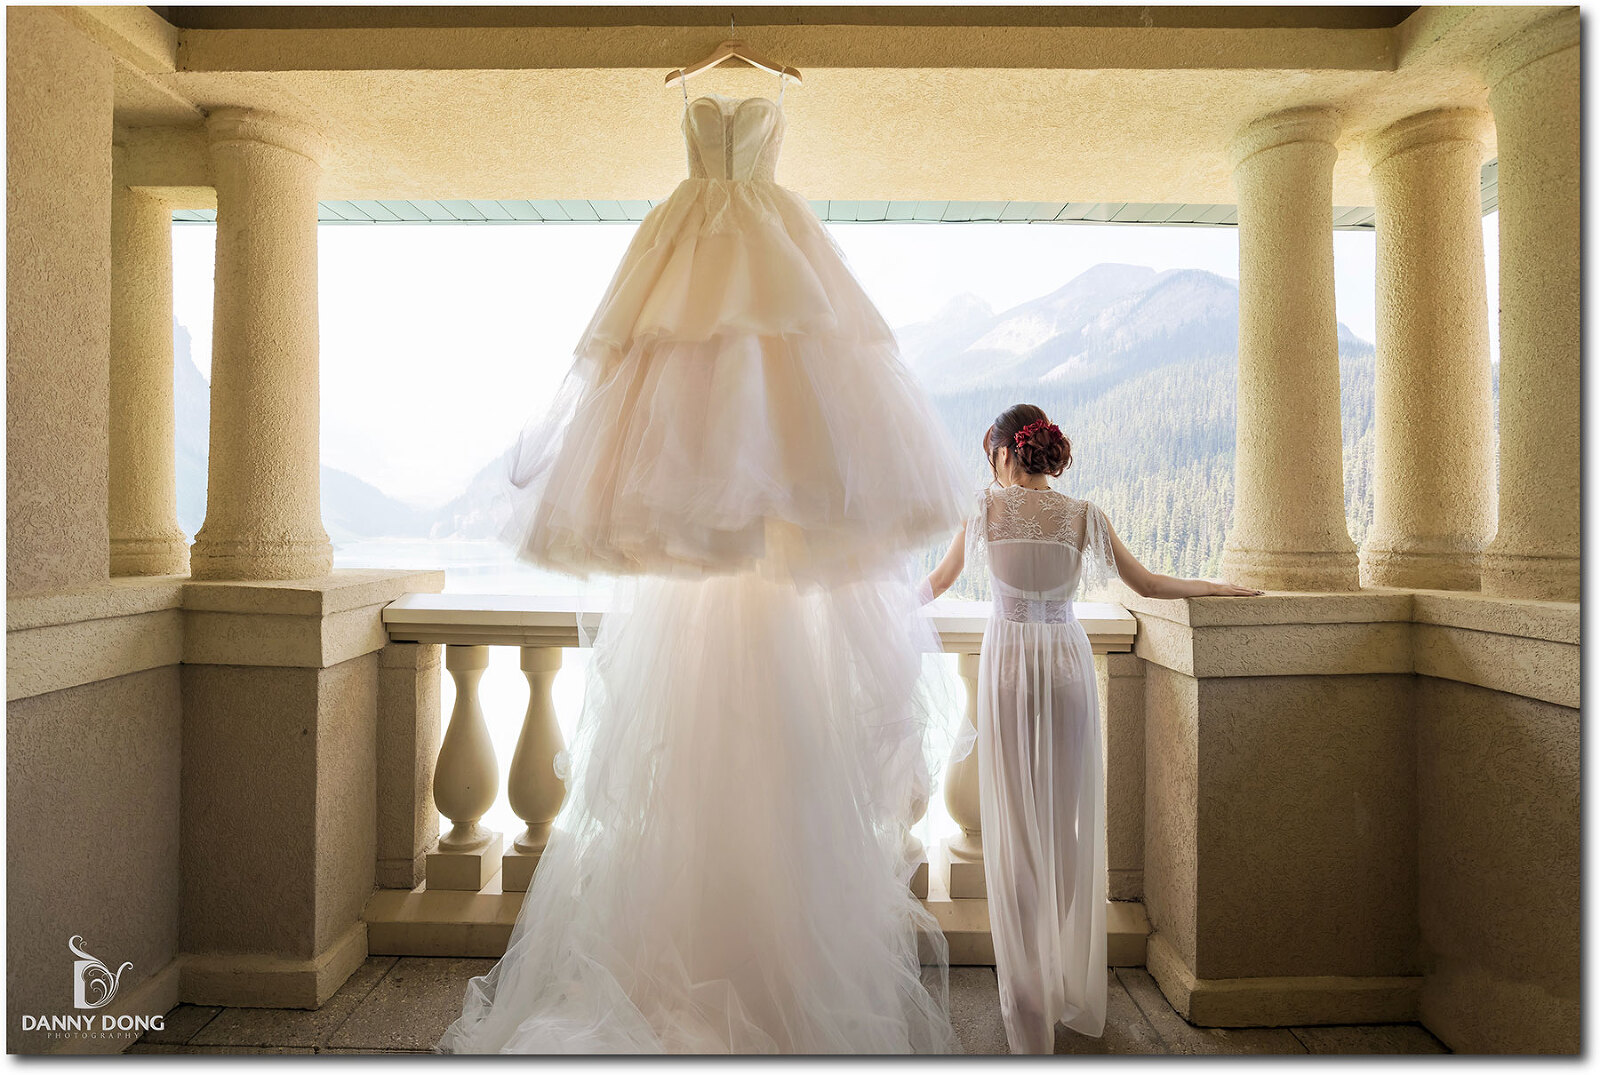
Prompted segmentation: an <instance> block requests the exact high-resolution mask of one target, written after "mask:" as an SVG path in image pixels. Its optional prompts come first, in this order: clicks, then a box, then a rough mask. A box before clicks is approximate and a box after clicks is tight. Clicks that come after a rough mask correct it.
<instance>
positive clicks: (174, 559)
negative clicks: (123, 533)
mask: <svg viewBox="0 0 1600 1075" xmlns="http://www.w3.org/2000/svg"><path fill="white" fill-rule="evenodd" d="M188 573H189V542H188V541H186V540H185V539H184V536H183V535H182V534H181V533H180V534H174V535H173V536H171V537H160V538H112V539H111V574H113V575H116V576H123V575H187V574H188Z"/></svg>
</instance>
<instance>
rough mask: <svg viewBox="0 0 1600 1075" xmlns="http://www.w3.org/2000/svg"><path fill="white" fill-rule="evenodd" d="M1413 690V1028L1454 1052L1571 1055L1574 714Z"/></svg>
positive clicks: (1444, 684)
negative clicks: (1421, 973) (1418, 969)
mask: <svg viewBox="0 0 1600 1075" xmlns="http://www.w3.org/2000/svg"><path fill="white" fill-rule="evenodd" d="M1418 682H1419V689H1418V691H1417V703H1418V704H1417V726H1416V742H1417V799H1418V805H1419V813H1418V821H1419V824H1420V839H1419V847H1420V851H1421V855H1420V859H1419V864H1420V892H1419V895H1420V904H1419V908H1420V919H1421V926H1422V940H1423V945H1424V961H1425V972H1426V977H1425V978H1424V980H1423V987H1422V1018H1423V1021H1424V1022H1425V1023H1426V1024H1427V1026H1428V1028H1429V1029H1430V1030H1432V1031H1433V1033H1434V1034H1436V1035H1438V1036H1439V1038H1440V1040H1442V1041H1443V1042H1445V1044H1447V1045H1449V1046H1450V1047H1451V1048H1453V1049H1455V1050H1456V1051H1457V1052H1492V1053H1524V1052H1576V1051H1578V1048H1579V1046H1580V1044H1581V1043H1580V1040H1579V1039H1580V1032H1581V1028H1582V1015H1583V1012H1582V1006H1581V1003H1580V1000H1581V996H1580V986H1581V976H1580V971H1581V966H1580V959H1581V957H1582V935H1581V930H1580V921H1581V914H1582V910H1583V907H1582V877H1581V874H1580V872H1579V864H1580V853H1581V821H1582V816H1581V813H1582V812H1581V800H1580V790H1581V788H1580V783H1581V782H1580V774H1579V761H1580V745H1581V744H1580V720H1579V714H1578V711H1577V710H1576V709H1570V708H1567V707H1566V706H1559V705H1552V704H1550V703H1549V702H1541V701H1537V700H1535V699H1532V698H1520V697H1518V696H1516V695H1514V694H1506V693H1503V692H1501V691H1495V690H1488V689H1486V688H1483V687H1476V686H1472V685H1470V684H1465V683H1452V682H1449V681H1447V680H1440V679H1434V678H1431V677H1424V678H1421V679H1419V681H1418Z"/></svg>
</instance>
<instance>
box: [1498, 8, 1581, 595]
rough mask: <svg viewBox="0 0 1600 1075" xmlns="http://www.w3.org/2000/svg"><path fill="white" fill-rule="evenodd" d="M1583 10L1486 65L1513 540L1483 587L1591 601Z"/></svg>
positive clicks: (1503, 457) (1503, 469) (1506, 526)
mask: <svg viewBox="0 0 1600 1075" xmlns="http://www.w3.org/2000/svg"><path fill="white" fill-rule="evenodd" d="M1578 78H1579V65H1578V12H1577V9H1576V8H1568V9H1565V10H1564V11H1562V12H1561V13H1559V14H1557V15H1554V16H1551V17H1550V18H1547V19H1544V20H1541V21H1540V22H1538V23H1536V24H1534V25H1533V26H1532V27H1530V28H1529V29H1528V30H1526V31H1524V32H1523V33H1521V34H1519V35H1517V36H1516V37H1514V38H1512V39H1510V40H1508V41H1506V42H1504V43H1502V44H1501V45H1500V46H1499V47H1498V48H1496V49H1495V50H1494V51H1493V52H1492V53H1490V54H1489V57H1488V59H1487V61H1486V63H1485V69H1484V80H1485V81H1486V82H1488V84H1489V87H1490V89H1489V107H1490V108H1491V109H1493V111H1494V119H1495V128H1496V133H1497V135H1498V143H1499V153H1500V494H1499V495H1500V529H1499V532H1498V533H1497V534H1496V536H1495V539H1494V542H1493V544H1491V545H1490V546H1489V548H1488V550H1487V551H1486V552H1485V553H1484V557H1483V590H1484V592H1485V593H1490V594H1496V595H1500V596H1504V597H1526V598H1536V599H1542V600H1557V601H1576V600H1578V558H1579V542H1578V524H1579V514H1578V497H1579V486H1578V466H1579V442H1578V435H1579V422H1578V413H1579V412H1578V408H1579V396H1580V391H1579V387H1580V386H1579V381H1580V376H1579V362H1580V347H1579V344H1580V337H1579V320H1580V307H1581V295H1580V292H1579V271H1580V267H1581V256H1580V252H1581V239H1580V229H1579V223H1580V218H1579V204H1580V198H1581V195H1582V190H1581V186H1580V183H1581V176H1580V174H1579V143H1578V139H1579V114H1578Z"/></svg>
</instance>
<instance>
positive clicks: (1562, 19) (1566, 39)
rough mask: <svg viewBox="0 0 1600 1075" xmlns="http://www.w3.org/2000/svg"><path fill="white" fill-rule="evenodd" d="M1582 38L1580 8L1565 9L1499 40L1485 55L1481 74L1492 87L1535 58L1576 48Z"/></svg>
mask: <svg viewBox="0 0 1600 1075" xmlns="http://www.w3.org/2000/svg"><path fill="white" fill-rule="evenodd" d="M1578 39H1579V24H1578V9H1577V8H1576V7H1569V8H1563V9H1562V10H1560V11H1558V12H1556V13H1555V14H1554V15H1549V16H1546V17H1545V18H1542V19H1539V20H1538V21H1537V22H1534V23H1531V24H1529V25H1528V26H1525V27H1524V28H1522V29H1521V30H1518V31H1517V32H1516V33H1515V34H1513V35H1512V36H1510V37H1508V38H1506V39H1505V40H1504V41H1502V42H1500V43H1499V44H1498V45H1496V46H1495V47H1494V48H1493V49H1491V50H1490V51H1489V55H1488V56H1486V57H1485V58H1484V61H1483V67H1482V70H1481V72H1480V73H1481V74H1482V75H1483V80H1484V82H1485V83H1487V84H1488V86H1489V88H1490V89H1491V90H1492V89H1494V87H1495V85H1496V84H1497V83H1498V82H1500V81H1501V80H1502V79H1504V78H1505V77H1506V76H1507V75H1512V74H1515V73H1516V72H1518V71H1520V70H1522V69H1523V68H1524V67H1526V66H1528V65H1529V64H1530V63H1533V62H1534V61H1536V60H1542V59H1544V58H1545V57H1546V56H1549V55H1552V54H1554V53H1557V52H1560V51H1561V50H1562V49H1569V48H1576V47H1577V46H1578Z"/></svg>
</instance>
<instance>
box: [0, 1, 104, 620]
mask: <svg viewBox="0 0 1600 1075" xmlns="http://www.w3.org/2000/svg"><path fill="white" fill-rule="evenodd" d="M111 67H112V64H111V57H110V55H109V54H108V53H107V52H106V51H105V50H104V49H102V48H100V47H99V46H98V45H96V44H94V43H93V42H91V41H90V40H89V39H88V38H86V37H84V36H82V35H81V34H79V33H78V32H77V31H76V30H74V29H73V28H72V27H71V26H70V25H69V24H68V23H67V22H66V21H65V20H64V19H62V18H61V16H60V15H58V14H56V12H55V11H54V10H53V9H51V8H45V7H32V8H30V7H8V8H7V9H6V585H7V587H8V589H9V590H10V592H12V593H22V592H38V591H43V590H51V589H59V588H63V587H67V586H71V585H74V584H81V583H85V582H92V581H95V580H98V579H103V578H105V577H106V576H107V574H108V572H109V559H110V553H109V545H108V541H109V537H108V533H109V531H108V529H107V523H106V437H107V432H106V424H107V410H106V407H107V382H108V377H109V373H108V358H109V355H110V331H111V330H110V317H111V312H110V311H111V284H110V279H111V110H112V71H111Z"/></svg>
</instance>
